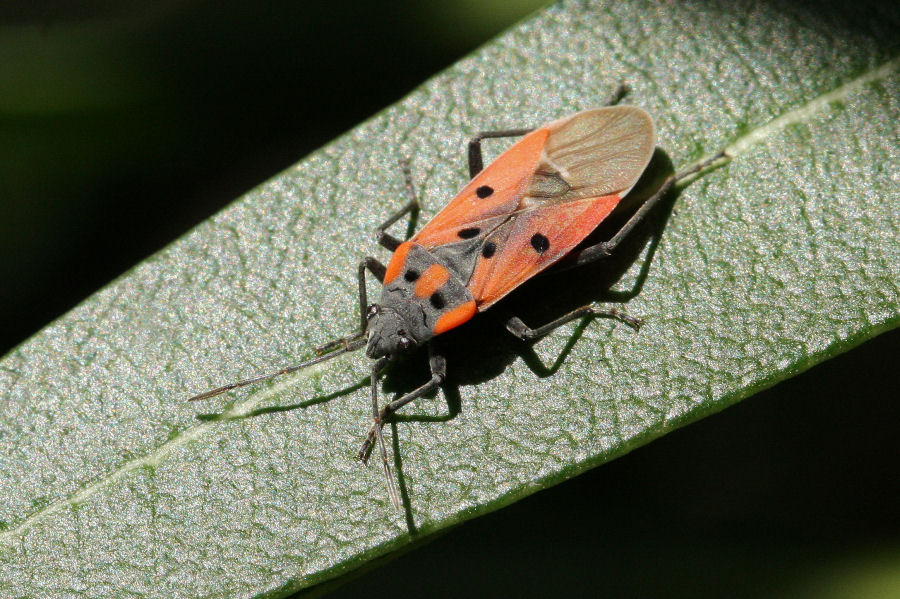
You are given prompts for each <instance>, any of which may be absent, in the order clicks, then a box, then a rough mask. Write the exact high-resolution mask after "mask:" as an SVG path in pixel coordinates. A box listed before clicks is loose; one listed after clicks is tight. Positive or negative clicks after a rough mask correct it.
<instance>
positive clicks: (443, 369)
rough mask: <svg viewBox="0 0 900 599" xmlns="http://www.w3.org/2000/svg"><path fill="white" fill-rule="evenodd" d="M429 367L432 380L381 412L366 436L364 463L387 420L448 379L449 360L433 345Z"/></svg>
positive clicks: (361, 453)
mask: <svg viewBox="0 0 900 599" xmlns="http://www.w3.org/2000/svg"><path fill="white" fill-rule="evenodd" d="M428 366H429V367H430V368H431V380H429V381H428V382H427V383H425V384H424V385H422V386H421V387H419V388H418V389H415V390H413V391H410V392H409V393H407V394H406V395H404V396H403V397H401V398H399V399H397V400H395V401H392V402H391V403H389V404H387V405H385V406H384V407H383V408H381V410H379V412H378V416H377V417H376V418H375V423H374V424H373V425H372V428H371V429H369V433H368V434H367V435H366V439H365V441H363V444H362V447H361V448H360V449H359V454H358V457H359V459H360V460H361V461H362V462H363V463H365V462H366V461H367V460H368V459H369V452H370V451H371V450H372V444H373V443H374V441H375V438H376V435H378V434H380V432H379V431H380V430H381V428H382V427H383V426H384V421H385V419H386V418H387V417H388V416H390V415H391V414H393V413H394V412H396V411H397V410H399V409H400V408H402V407H403V406H405V405H406V404H408V403H410V402H411V401H413V400H416V399H419V398H420V397H422V396H423V395H425V394H426V393H428V392H430V391H431V390H433V389H434V388H435V387H437V386H438V385H440V384H441V383H442V382H443V381H444V379H445V378H447V360H446V358H444V356H443V354H440V353H438V352H437V351H436V350H435V349H434V345H433V344H432V343H429V344H428Z"/></svg>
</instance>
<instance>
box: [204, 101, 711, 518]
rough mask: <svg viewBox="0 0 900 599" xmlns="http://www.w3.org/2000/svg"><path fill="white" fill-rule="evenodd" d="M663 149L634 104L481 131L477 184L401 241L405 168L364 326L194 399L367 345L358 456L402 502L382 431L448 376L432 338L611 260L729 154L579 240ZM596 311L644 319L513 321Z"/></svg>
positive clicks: (472, 169) (533, 331)
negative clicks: (402, 362) (387, 398)
mask: <svg viewBox="0 0 900 599" xmlns="http://www.w3.org/2000/svg"><path fill="white" fill-rule="evenodd" d="M622 95H624V91H622V90H620V91H619V92H617V95H616V97H615V98H614V101H613V102H612V103H611V104H614V103H615V101H616V100H618V99H619V98H621V96H622ZM503 137H521V139H520V140H519V141H517V142H516V143H515V144H514V145H512V146H511V147H510V148H509V149H508V150H506V152H504V153H503V154H502V155H501V156H500V157H499V158H497V160H496V161H494V162H493V163H492V164H490V165H489V166H488V167H487V168H484V169H483V168H482V165H483V160H482V152H481V142H482V141H483V140H485V139H489V138H503ZM655 146H656V139H655V133H654V127H653V122H652V120H651V118H650V116H649V115H648V114H647V113H646V112H645V111H644V110H641V109H640V108H636V107H633V106H614V105H607V106H605V107H602V108H596V109H592V110H585V111H583V112H578V113H576V114H573V115H571V116H567V117H565V118H561V119H559V120H556V121H553V122H551V123H548V124H546V125H543V126H542V127H539V128H536V129H510V130H504V131H487V132H482V133H479V134H478V135H476V136H475V137H474V138H473V139H472V140H471V141H470V142H469V146H468V163H469V175H470V178H471V180H470V182H469V183H468V184H467V185H466V186H465V187H464V188H463V189H462V191H460V192H459V194H458V195H457V196H456V197H455V198H454V199H453V200H452V201H451V202H450V203H449V204H448V205H447V206H446V207H445V208H444V209H443V210H442V211H441V212H440V213H438V214H437V216H435V217H434V218H433V219H432V220H431V222H429V223H428V224H427V225H425V227H424V228H423V229H422V230H421V231H419V232H418V233H417V234H415V235H414V236H413V237H412V238H411V239H409V240H406V241H401V240H399V239H397V238H395V237H393V236H392V235H390V234H389V233H388V232H387V229H388V228H389V227H390V226H391V225H393V224H394V223H395V222H397V221H398V220H399V219H400V218H402V217H403V216H404V215H406V214H408V213H410V212H412V211H413V210H417V209H418V207H419V202H418V200H417V198H416V196H415V193H414V191H413V185H412V178H411V175H410V172H409V168H408V166H406V165H404V169H403V170H404V173H405V176H406V187H407V191H408V193H409V201H408V202H407V203H406V205H405V206H404V207H403V208H402V209H400V210H399V211H397V212H396V213H394V214H393V215H391V216H390V218H388V219H387V220H386V221H384V223H382V224H381V225H380V226H379V227H378V229H377V231H376V234H377V237H378V241H379V243H380V244H381V245H382V246H384V247H385V248H387V249H388V250H391V251H392V252H393V256H392V257H391V259H390V261H389V262H388V264H387V266H385V265H384V264H382V263H381V262H380V261H379V260H377V259H376V258H373V257H367V258H365V259H364V260H363V261H362V262H360V264H359V267H358V272H357V276H358V281H359V318H360V324H359V330H358V331H357V332H355V333H353V334H351V335H348V336H346V337H343V338H340V339H337V340H335V341H332V342H330V343H328V344H326V345H324V346H322V347H320V348H318V349H317V350H316V354H317V357H315V358H313V359H311V360H308V361H306V362H303V363H301V364H297V365H294V366H290V367H287V368H283V369H281V370H279V371H277V372H273V373H268V374H264V375H261V376H256V377H253V378H249V379H245V380H242V381H237V382H234V383H230V384H228V385H224V386H222V387H219V388H216V389H213V390H211V391H207V392H205V393H201V394H199V395H195V396H194V397H192V398H190V399H191V401H197V400H201V399H206V398H209V397H212V396H215V395H218V394H220V393H224V392H226V391H229V390H231V389H235V388H237V387H243V386H245V385H249V384H251V383H255V382H258V381H262V380H265V379H269V378H272V377H275V376H279V375H282V374H288V373H290V372H294V371H296V370H299V369H301V368H305V367H307V366H311V365H313V364H316V363H319V362H323V361H325V360H329V359H332V358H334V357H336V356H339V355H341V354H344V353H347V352H351V351H355V350H357V349H360V348H362V347H363V346H365V348H366V349H365V352H366V355H367V356H368V357H369V358H371V359H373V360H374V363H373V365H372V376H371V384H370V389H371V403H372V425H371V427H370V429H369V432H368V434H367V435H366V437H365V440H364V442H363V445H362V447H361V449H360V451H359V454H358V455H359V458H360V459H361V460H362V461H363V462H365V461H366V460H367V459H368V456H369V453H370V452H371V450H372V449H373V447H374V445H375V444H376V443H377V445H378V447H379V451H380V454H381V461H382V466H383V470H384V476H385V479H386V481H387V486H388V492H389V495H390V498H391V501H392V503H393V504H394V505H395V506H396V507H398V508H400V507H401V504H400V499H399V495H398V492H397V489H396V486H395V484H394V481H393V476H392V474H391V468H390V465H389V463H388V455H387V449H386V445H385V441H384V435H383V433H382V427H383V426H384V423H385V419H386V418H387V417H388V416H390V415H391V414H393V413H394V412H396V411H397V410H399V409H400V408H402V407H403V406H405V405H407V404H408V403H410V402H411V401H413V400H415V399H417V398H419V397H421V396H423V395H425V394H427V393H429V392H430V391H432V390H433V389H435V388H437V387H438V386H439V385H440V384H441V383H442V382H443V381H444V379H445V377H446V373H447V364H446V360H445V358H444V356H443V355H441V353H440V352H439V351H438V350H437V349H436V348H435V346H434V345H433V344H432V343H431V340H432V339H433V338H434V337H435V336H438V335H441V334H442V333H445V332H446V331H449V330H451V329H454V328H456V327H458V326H460V325H462V324H464V323H466V322H468V321H469V320H470V319H471V318H472V317H474V316H475V315H476V314H477V313H478V312H482V311H484V310H487V309H488V308H490V307H491V306H493V305H494V304H495V303H497V302H498V301H499V300H500V299H502V298H503V297H504V296H506V295H507V294H508V293H510V292H511V291H513V290H514V289H516V288H517V287H519V286H520V285H521V284H522V283H524V282H525V281H527V280H528V279H530V278H532V277H534V276H536V275H538V274H539V273H542V272H544V271H546V270H547V269H548V268H550V267H552V266H553V265H554V264H556V263H557V262H559V260H560V259H562V258H564V257H566V258H567V261H566V262H567V265H569V266H577V265H582V264H587V263H590V262H594V261H597V260H601V259H603V258H605V257H607V256H609V255H610V254H612V252H613V251H614V250H615V249H616V247H617V246H618V245H619V244H620V243H621V241H622V240H623V239H624V238H625V237H626V236H627V235H628V234H629V233H630V232H631V231H632V230H633V229H634V228H635V226H637V225H638V223H640V222H641V221H642V220H643V219H644V217H645V216H646V215H647V214H648V213H649V212H650V211H651V210H652V209H653V207H654V206H655V205H657V204H658V203H659V200H660V199H661V198H662V197H663V196H664V194H665V193H666V192H667V191H668V190H669V189H670V188H671V187H672V186H673V185H674V184H675V183H676V182H678V181H679V180H681V179H683V178H685V177H688V176H690V175H693V174H695V173H697V172H699V171H700V170H702V169H703V168H705V167H706V166H708V165H709V164H711V163H712V162H714V161H716V160H718V159H720V158H722V157H724V156H725V154H724V153H720V154H717V155H715V156H713V157H712V158H710V159H709V160H705V161H703V162H701V163H699V164H697V165H696V166H694V167H692V168H690V169H688V170H686V171H684V172H681V173H677V174H675V175H672V176H670V177H669V178H668V179H666V181H665V182H664V183H663V184H662V186H661V187H660V188H659V189H658V190H657V191H656V193H655V194H654V195H653V196H652V197H650V198H649V199H647V200H646V201H645V202H644V203H643V204H642V205H641V207H640V208H639V209H638V210H637V211H636V212H635V213H634V215H633V216H631V218H630V219H629V220H628V221H627V222H626V223H625V224H624V225H623V226H622V227H621V229H619V231H618V232H616V233H615V235H613V236H612V237H611V238H610V239H609V240H608V241H604V242H601V243H597V244H595V245H592V246H589V247H580V246H579V244H581V242H582V241H584V240H585V238H586V237H587V236H588V235H589V234H590V233H591V232H592V231H593V230H594V229H595V228H596V227H597V225H598V224H600V222H602V221H603V220H604V219H605V218H606V217H607V216H608V215H609V214H610V213H611V212H612V211H613V209H614V208H615V207H616V205H618V204H619V202H620V201H621V200H622V198H623V197H625V195H626V194H627V193H628V192H629V191H630V190H631V189H632V187H634V185H635V183H636V182H637V181H638V179H639V178H640V176H641V174H642V173H643V172H644V170H645V169H646V167H647V165H648V164H649V162H650V159H651V157H652V155H653V152H654V149H655ZM366 271H368V272H370V273H371V274H372V275H374V276H375V278H376V279H378V281H379V282H380V283H381V284H382V291H381V299H380V300H379V301H378V303H375V304H371V305H369V303H368V294H367V290H366ZM591 315H593V316H601V317H608V318H614V319H617V320H620V321H622V322H624V323H626V324H628V325H630V326H632V327H633V328H635V329H637V328H638V327H639V326H640V324H641V321H640V320H639V319H637V318H633V317H631V316H629V315H627V314H625V313H624V312H621V311H619V310H616V309H603V308H602V307H600V306H598V305H595V304H589V305H587V306H583V307H581V308H578V309H576V310H573V311H572V312H569V313H568V314H565V315H563V316H561V317H559V318H557V319H556V320H554V321H553V322H550V323H548V324H545V325H543V326H540V327H537V328H530V327H529V326H527V325H526V324H525V323H524V322H523V321H522V320H521V319H519V318H518V317H515V316H513V317H512V318H510V319H509V320H508V321H507V323H506V328H507V329H508V330H509V332H510V333H512V334H513V335H515V336H516V337H518V338H520V339H523V340H529V339H535V338H538V337H541V336H543V335H545V334H547V333H548V332H550V331H552V330H553V329H555V328H556V327H558V326H560V325H562V324H565V323H567V322H569V321H572V320H574V319H577V318H581V317H584V316H591ZM421 345H426V346H427V347H428V351H429V366H430V369H431V379H430V380H429V381H428V382H426V383H425V384H423V385H422V386H420V387H419V388H417V389H415V390H413V391H411V392H409V393H406V394H405V395H403V396H401V397H400V398H398V399H396V400H395V401H392V402H390V403H387V404H385V405H384V406H380V405H379V402H378V388H377V382H378V376H379V374H380V373H381V371H382V370H383V369H384V368H385V366H386V365H387V364H388V362H389V361H390V360H391V359H393V358H394V357H396V356H397V355H399V354H401V353H404V352H408V351H410V350H412V349H413V348H416V347H418V346H421Z"/></svg>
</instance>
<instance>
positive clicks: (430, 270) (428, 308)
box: [380, 240, 478, 344]
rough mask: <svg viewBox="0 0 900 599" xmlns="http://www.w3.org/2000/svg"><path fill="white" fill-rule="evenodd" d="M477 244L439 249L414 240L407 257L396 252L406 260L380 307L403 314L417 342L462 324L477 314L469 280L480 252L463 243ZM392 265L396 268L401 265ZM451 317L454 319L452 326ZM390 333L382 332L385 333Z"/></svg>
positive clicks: (387, 284) (387, 287)
mask: <svg viewBox="0 0 900 599" xmlns="http://www.w3.org/2000/svg"><path fill="white" fill-rule="evenodd" d="M477 243H478V242H477V240H473V243H471V244H470V243H464V244H450V245H448V246H444V247H441V248H437V251H435V252H429V251H428V250H426V249H425V248H423V247H422V246H420V245H418V244H415V243H410V244H409V248H408V250H407V251H405V256H403V255H396V254H395V257H394V260H402V264H400V265H399V266H400V268H399V270H397V271H396V275H395V276H394V277H393V278H392V279H391V280H386V281H385V285H384V287H383V288H382V292H381V301H380V306H381V308H382V309H383V310H385V311H393V312H395V313H396V314H397V315H399V316H400V317H401V319H400V320H401V321H402V324H404V325H406V327H407V329H406V330H405V331H404V332H405V333H406V335H408V336H409V337H411V338H412V339H413V340H415V341H416V342H417V344H421V343H423V342H425V341H427V340H428V339H430V338H432V337H433V336H435V335H437V334H439V333H441V332H443V331H444V330H447V329H448V328H452V327H453V326H456V325H457V324H461V323H462V322H464V321H465V320H468V319H469V318H471V316H472V314H474V312H475V302H474V299H473V298H472V294H471V293H469V290H468V289H466V281H467V280H468V276H469V275H471V272H472V268H474V260H475V258H474V256H475V255H476V253H475V252H473V251H466V250H467V248H463V247H462V246H463V245H466V246H468V245H472V246H473V247H475V245H476V244H477ZM454 246H460V247H456V248H455V247H454ZM454 250H455V251H454ZM476 251H477V250H476ZM470 254H471V257H470V256H469V255H470ZM392 263H393V260H392ZM392 266H394V267H395V268H396V266H397V265H393V264H392ZM466 270H468V275H466V274H465V273H466ZM390 271H391V269H390V268H389V272H390ZM462 277H465V279H463V278H462ZM454 314H455V316H454ZM442 318H443V320H442ZM451 320H453V321H454V322H453V323H452V326H448V324H451V323H450V321H451ZM456 321H459V322H456ZM395 322H397V321H396V320H395ZM390 333H391V332H390V331H381V334H390Z"/></svg>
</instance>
